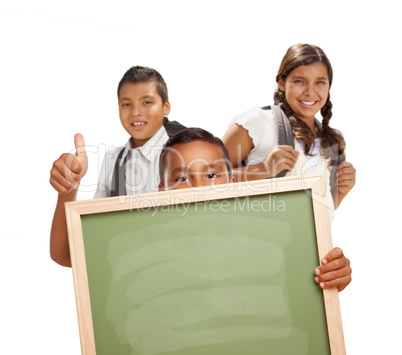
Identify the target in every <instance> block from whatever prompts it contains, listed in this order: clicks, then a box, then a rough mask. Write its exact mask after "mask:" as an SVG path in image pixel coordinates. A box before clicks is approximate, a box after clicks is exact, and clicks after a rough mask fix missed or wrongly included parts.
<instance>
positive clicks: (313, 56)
mask: <svg viewBox="0 0 402 355" xmlns="http://www.w3.org/2000/svg"><path fill="white" fill-rule="evenodd" d="M317 62H320V63H323V64H324V65H325V66H326V68H327V71H328V80H329V87H330V88H331V85H332V78H333V72H332V66H331V63H330V62H329V59H328V57H327V56H326V54H325V53H324V51H323V50H322V49H321V48H320V47H317V46H314V45H311V44H305V43H301V44H296V45H294V46H292V47H290V48H289V49H288V50H287V52H286V54H285V56H284V57H283V59H282V62H281V65H280V67H279V70H278V75H277V76H276V82H277V83H279V81H280V80H282V81H283V82H285V80H286V78H287V77H288V75H289V74H290V72H292V71H293V70H294V69H296V68H297V67H300V66H301V65H310V64H313V63H317ZM274 100H275V103H276V104H280V105H281V108H282V109H283V110H284V111H285V113H286V115H287V116H288V117H289V121H290V124H291V125H292V128H293V134H294V136H295V137H296V138H301V139H302V140H303V141H304V142H305V143H306V144H305V151H304V152H305V154H306V155H308V154H309V152H310V149H311V146H312V145H313V144H314V138H315V137H314V133H313V132H312V131H311V129H310V128H309V127H308V126H307V124H306V123H304V122H303V121H302V120H300V119H299V118H297V117H295V115H294V112H293V110H292V108H291V107H290V106H289V104H288V102H287V101H286V96H285V93H284V92H283V91H282V90H280V89H279V88H278V89H276V91H275V93H274ZM321 116H322V118H323V120H322V125H321V126H320V127H317V135H318V137H320V138H321V147H322V148H323V149H324V150H325V152H326V153H325V154H326V157H329V155H330V154H333V153H335V152H333V151H332V150H333V149H334V147H337V148H336V149H337V152H336V153H337V154H338V155H339V156H340V157H342V158H345V140H344V139H343V136H342V134H341V133H340V132H339V131H337V130H336V129H333V128H331V127H329V121H330V119H331V117H332V103H331V100H330V95H329V92H328V99H327V102H326V103H325V105H324V106H323V107H322V109H321ZM331 152H332V153H331Z"/></svg>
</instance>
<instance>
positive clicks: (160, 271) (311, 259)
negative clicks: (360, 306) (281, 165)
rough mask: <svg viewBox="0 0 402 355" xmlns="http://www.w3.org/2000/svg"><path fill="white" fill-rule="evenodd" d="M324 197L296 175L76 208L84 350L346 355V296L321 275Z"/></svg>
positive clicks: (74, 240)
mask: <svg viewBox="0 0 402 355" xmlns="http://www.w3.org/2000/svg"><path fill="white" fill-rule="evenodd" d="M306 185H309V187H307V186H306ZM217 189H218V190H219V189H220V190H219V191H217ZM323 192H324V190H323V186H322V183H321V179H320V178H319V177H316V178H311V179H310V180H309V179H306V178H304V179H303V181H301V180H300V179H296V178H288V179H278V181H275V182H273V181H262V182H261V181H260V182H256V183H242V184H231V185H227V186H225V187H216V188H212V189H205V188H204V189H203V188H202V189H192V190H187V189H186V190H177V191H170V192H160V193H154V194H143V195H136V196H128V197H120V198H109V199H102V200H93V201H82V202H74V203H69V204H68V206H67V207H68V208H67V211H68V212H67V215H68V220H69V238H70V250H71V255H72V264H73V272H74V282H75V290H76V299H77V309H78V318H79V323H80V324H79V325H80V336H81V345H82V352H83V353H84V354H95V353H96V354H98V355H102V354H166V355H184V354H194V355H201V354H208V355H215V354H216V355H218V354H231V355H237V354H239V355H240V354H253V355H258V354H320V355H322V354H331V352H332V354H338V353H344V345H343V335H342V328H341V321H340V314H339V301H338V295H337V291H336V290H325V291H324V293H325V294H324V297H323V291H322V290H321V289H320V288H319V287H318V285H317V284H316V283H315V282H314V268H315V267H316V266H317V265H319V259H320V257H322V256H323V255H325V254H326V253H327V252H328V251H329V250H330V249H331V241H330V232H329V219H328V212H327V211H326V207H325V203H324V201H325V193H323ZM317 241H318V246H319V247H317ZM319 249H322V250H321V251H320V250H319Z"/></svg>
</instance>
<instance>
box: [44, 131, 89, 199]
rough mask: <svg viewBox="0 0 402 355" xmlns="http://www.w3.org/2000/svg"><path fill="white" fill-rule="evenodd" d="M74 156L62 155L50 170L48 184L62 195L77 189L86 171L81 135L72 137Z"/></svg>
mask: <svg viewBox="0 0 402 355" xmlns="http://www.w3.org/2000/svg"><path fill="white" fill-rule="evenodd" d="M74 145H75V149H76V153H75V154H68V153H64V154H62V155H61V156H60V158H59V159H57V160H56V161H55V162H54V163H53V167H52V169H51V170H50V184H51V185H52V186H53V187H54V189H55V190H56V191H57V192H58V193H59V194H62V195H66V194H68V193H70V192H71V191H72V190H74V189H77V188H78V185H79V183H80V181H81V179H82V178H83V177H84V175H85V174H86V172H87V170H88V157H87V153H86V152H85V141H84V137H83V136H82V135H81V134H79V133H78V134H76V135H75V136H74Z"/></svg>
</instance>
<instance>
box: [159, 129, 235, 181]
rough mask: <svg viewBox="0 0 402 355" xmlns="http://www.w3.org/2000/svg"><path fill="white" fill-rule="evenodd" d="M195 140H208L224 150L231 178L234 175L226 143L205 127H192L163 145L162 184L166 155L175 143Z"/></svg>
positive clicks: (161, 158) (161, 161) (160, 162)
mask: <svg viewBox="0 0 402 355" xmlns="http://www.w3.org/2000/svg"><path fill="white" fill-rule="evenodd" d="M195 141H202V142H207V143H211V144H215V145H216V146H218V147H219V148H220V149H221V150H222V153H223V156H224V158H225V163H226V166H227V168H228V172H229V178H231V177H232V164H231V162H230V157H229V152H228V150H227V148H226V146H225V144H223V142H222V140H221V139H220V138H218V137H215V136H214V135H213V134H212V133H210V132H208V131H206V130H205V129H202V128H196V127H190V128H185V129H183V130H181V131H180V132H178V133H176V134H175V135H173V136H171V137H170V138H169V139H168V140H167V142H166V143H165V145H164V146H163V149H162V152H161V155H160V158H159V176H160V179H161V184H162V185H164V171H165V166H166V156H167V154H168V152H169V151H171V150H172V148H173V147H174V146H175V145H178V144H186V143H192V142H195Z"/></svg>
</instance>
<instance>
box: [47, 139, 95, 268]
mask: <svg viewBox="0 0 402 355" xmlns="http://www.w3.org/2000/svg"><path fill="white" fill-rule="evenodd" d="M74 145H75V149H76V151H75V154H69V153H64V154H62V155H61V156H60V158H59V159H57V160H56V161H55V162H54V163H53V167H52V169H51V171H50V184H51V185H52V186H53V187H54V189H55V190H56V191H57V192H58V193H59V196H58V199H57V205H56V210H55V212H54V216H53V223H52V229H51V233H50V235H51V237H50V256H51V258H52V259H53V260H55V261H57V262H58V263H59V264H61V265H64V266H71V261H70V247H69V245H68V235H67V221H66V217H65V208H64V203H65V202H69V201H75V199H76V197H77V191H78V186H79V184H80V181H81V179H82V178H83V177H84V175H85V174H86V172H87V170H88V157H87V153H86V152H85V141H84V137H83V136H82V134H79V133H77V134H76V135H75V136H74Z"/></svg>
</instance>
